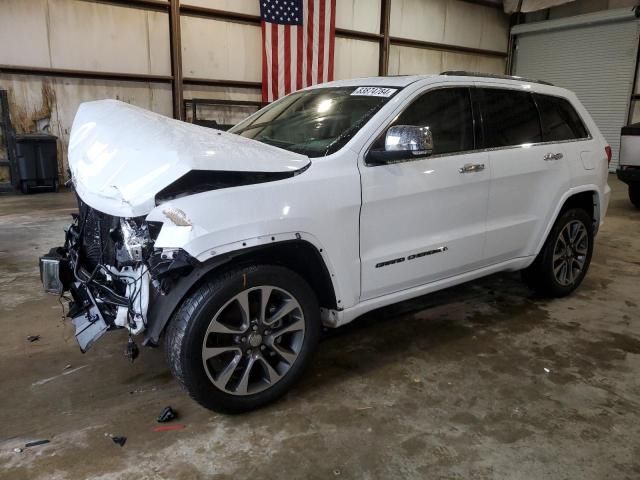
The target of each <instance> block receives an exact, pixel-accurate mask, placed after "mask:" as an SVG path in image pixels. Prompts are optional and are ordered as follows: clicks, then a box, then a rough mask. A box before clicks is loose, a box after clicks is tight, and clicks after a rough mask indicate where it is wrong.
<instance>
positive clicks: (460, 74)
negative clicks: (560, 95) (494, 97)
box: [440, 70, 554, 87]
mask: <svg viewBox="0 0 640 480" xmlns="http://www.w3.org/2000/svg"><path fill="white" fill-rule="evenodd" d="M440 75H447V76H456V77H481V78H499V79H502V80H519V81H521V82H523V81H524V82H531V83H541V84H542V85H549V86H551V87H553V86H554V85H553V83H550V82H545V81H544V80H536V79H534V78H526V77H516V76H515V75H497V74H495V73H480V72H467V71H464V70H447V71H446V72H442V73H441V74H440Z"/></svg>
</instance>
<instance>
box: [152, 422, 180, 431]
mask: <svg viewBox="0 0 640 480" xmlns="http://www.w3.org/2000/svg"><path fill="white" fill-rule="evenodd" d="M184 428H185V425H184V424H182V423H176V424H175V425H163V426H161V427H156V428H154V429H153V431H154V432H168V431H170V430H182V429H184Z"/></svg>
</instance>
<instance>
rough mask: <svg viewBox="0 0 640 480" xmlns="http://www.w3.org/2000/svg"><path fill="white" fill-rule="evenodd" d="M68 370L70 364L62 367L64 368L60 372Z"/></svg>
mask: <svg viewBox="0 0 640 480" xmlns="http://www.w3.org/2000/svg"><path fill="white" fill-rule="evenodd" d="M70 368H71V364H70V363H67V364H66V365H65V366H64V368H63V369H62V370H63V371H64V370H69V369H70Z"/></svg>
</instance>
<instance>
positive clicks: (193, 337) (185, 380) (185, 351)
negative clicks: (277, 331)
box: [165, 265, 321, 413]
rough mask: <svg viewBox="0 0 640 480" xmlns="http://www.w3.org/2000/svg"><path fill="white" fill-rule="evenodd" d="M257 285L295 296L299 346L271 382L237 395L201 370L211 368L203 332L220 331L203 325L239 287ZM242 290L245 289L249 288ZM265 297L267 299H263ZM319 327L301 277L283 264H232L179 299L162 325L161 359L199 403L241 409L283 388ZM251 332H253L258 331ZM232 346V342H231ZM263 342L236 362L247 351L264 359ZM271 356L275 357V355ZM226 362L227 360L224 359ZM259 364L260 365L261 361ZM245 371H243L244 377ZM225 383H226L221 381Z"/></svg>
mask: <svg viewBox="0 0 640 480" xmlns="http://www.w3.org/2000/svg"><path fill="white" fill-rule="evenodd" d="M262 286H273V287H275V288H276V289H282V291H286V293H289V294H290V296H291V297H292V298H293V299H294V300H296V301H297V302H298V305H299V307H300V308H299V309H297V310H296V312H299V311H301V312H302V315H303V317H304V318H303V319H302V320H301V319H300V317H297V318H298V319H297V322H298V323H300V322H301V321H303V324H304V332H303V336H302V339H301V340H300V341H299V342H298V346H297V348H299V352H298V353H297V357H296V358H295V360H294V361H293V362H292V363H291V364H290V365H287V368H288V370H287V371H286V373H284V374H282V376H281V377H279V380H277V381H276V382H275V383H273V385H270V386H268V387H266V389H264V390H262V391H258V392H257V393H250V392H248V391H247V393H245V394H242V395H239V394H234V393H229V392H227V391H225V390H224V389H221V388H219V387H218V386H217V385H215V384H214V382H213V379H212V378H210V377H209V374H208V373H207V372H209V373H211V372H212V371H211V370H209V364H208V363H206V364H205V361H204V360H203V351H204V345H203V342H204V341H205V335H206V338H207V340H206V341H207V342H209V340H210V339H211V335H214V336H215V335H221V336H222V335H226V334H217V333H207V331H208V330H207V329H208V328H209V326H210V324H212V322H213V321H214V320H213V319H214V317H216V315H218V314H219V312H224V311H225V308H230V307H229V306H228V305H230V303H229V301H230V300H232V299H234V297H235V296H236V295H238V294H242V292H245V291H249V292H251V291H256V289H259V288H260V287H262ZM248 294H249V295H251V294H250V293H248ZM260 295H262V293H260ZM270 295H271V294H270ZM268 298H271V297H268ZM267 303H269V302H268V301H267ZM252 308H254V307H250V308H249V310H250V311H251V309H252ZM259 308H261V307H259ZM265 309H266V307H265ZM254 312H255V308H254ZM234 318H235V317H234ZM238 318H240V316H238ZM285 318H286V317H285ZM256 321H257V320H256ZM234 328H235V327H234ZM260 328H262V326H261V327H260ZM320 331H321V325H320V308H319V306H318V300H317V298H316V295H315V293H314V292H313V290H312V289H311V288H310V287H309V285H308V284H307V282H306V281H305V280H304V279H303V278H302V277H300V276H299V275H298V274H296V273H295V272H293V271H291V270H289V269H287V268H284V267H280V266H275V265H257V266H250V267H238V268H235V269H232V270H228V271H226V272H225V273H222V274H220V275H219V276H217V277H213V278H211V279H208V280H206V281H205V282H204V283H203V284H202V285H200V286H199V287H198V288H197V289H196V290H194V291H193V292H191V293H190V294H189V295H188V297H187V298H186V299H185V300H184V301H183V303H182V305H181V306H180V307H179V309H178V310H177V311H176V313H175V314H174V315H173V317H172V318H171V321H170V323H169V326H168V327H167V332H166V339H165V341H166V355H167V361H168V363H169V367H170V369H171V371H172V373H173V374H174V376H175V377H176V378H177V379H178V380H179V381H180V382H181V383H182V384H183V385H184V387H185V388H186V390H187V392H188V393H189V395H190V396H191V398H193V399H194V400H195V401H196V402H198V403H199V404H200V405H202V406H203V407H205V408H208V409H210V410H214V411H216V412H221V413H241V412H245V411H249V410H254V409H256V408H259V407H262V406H264V405H266V404H268V403H271V402H273V401H275V400H276V399H278V398H280V397H281V396H282V395H284V394H285V393H286V392H287V390H289V388H290V387H291V386H292V385H293V384H294V383H295V382H296V381H297V380H298V379H299V378H300V377H301V375H302V374H303V372H304V370H305V369H306V367H307V366H308V364H309V363H310V360H311V358H312V356H313V353H314V351H315V349H316V347H317V344H318V341H319V338H320ZM247 333H248V334H249V336H247V337H245V334H242V338H243V339H244V340H245V342H244V343H243V344H242V345H243V346H244V347H249V345H248V343H247V341H248V340H254V339H253V338H251V339H250V338H249V337H251V336H252V335H253V333H252V332H251V331H250V330H249V329H247ZM261 333H263V334H265V333H269V331H268V330H266V331H261ZM257 336H258V337H259V336H260V335H257ZM230 338H231V337H230ZM232 338H234V339H235V338H236V335H233V336H232ZM264 338H265V339H266V338H267V337H266V336H265V337H264ZM274 338H275V335H274ZM214 340H215V338H214ZM234 341H236V340H234ZM237 342H238V344H239V342H240V340H237ZM265 343H266V340H265ZM253 347H255V346H253ZM234 348H236V347H235V345H234ZM265 348H266V346H263V345H262V344H261V345H259V347H258V348H254V349H253V352H254V353H253V354H252V353H251V350H249V352H248V353H246V355H247V358H245V353H240V354H239V355H240V360H239V362H244V361H248V360H247V359H248V357H250V356H251V355H262V354H263V353H264V356H263V357H262V359H263V360H264V359H265V358H266V357H267V352H266V351H258V350H259V349H265ZM268 353H269V354H270V355H274V352H271V351H269V352H268ZM234 355H235V353H234ZM214 358H219V357H214ZM270 358H272V357H270ZM210 360H211V359H210ZM276 361H279V359H278V360H276ZM231 363H232V362H229V365H231ZM205 365H206V366H205ZM241 365H242V364H241V363H240V364H237V366H234V367H233V371H234V373H233V375H236V373H237V370H236V369H238V370H242V368H243V367H242V366H241ZM245 365H246V364H245ZM261 366H262V364H261ZM278 366H280V365H278ZM248 370H251V368H248V369H246V370H245V371H248ZM261 370H263V371H264V370H265V369H264V367H262V368H261ZM241 373H242V372H240V375H241ZM249 376H250V375H249V374H248V375H247V377H249ZM216 378H219V377H216ZM232 378H233V377H232ZM226 385H228V384H227V383H225V386H226ZM263 388H264V387H263Z"/></svg>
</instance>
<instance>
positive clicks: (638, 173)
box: [616, 166, 640, 184]
mask: <svg viewBox="0 0 640 480" xmlns="http://www.w3.org/2000/svg"><path fill="white" fill-rule="evenodd" d="M616 175H617V176H618V179H619V180H620V181H622V182H624V183H626V184H629V183H640V166H638V167H636V166H633V167H632V166H622V167H619V168H618V169H617V170H616Z"/></svg>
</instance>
